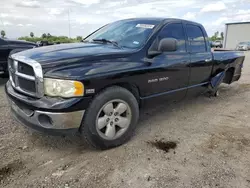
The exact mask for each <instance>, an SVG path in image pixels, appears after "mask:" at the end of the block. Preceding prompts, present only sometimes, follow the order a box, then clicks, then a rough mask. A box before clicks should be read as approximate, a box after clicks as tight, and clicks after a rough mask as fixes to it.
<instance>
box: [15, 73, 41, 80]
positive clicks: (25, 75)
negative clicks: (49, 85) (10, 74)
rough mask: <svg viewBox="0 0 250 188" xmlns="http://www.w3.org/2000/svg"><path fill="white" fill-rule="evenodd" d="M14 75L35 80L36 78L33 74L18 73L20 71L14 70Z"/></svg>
mask: <svg viewBox="0 0 250 188" xmlns="http://www.w3.org/2000/svg"><path fill="white" fill-rule="evenodd" d="M16 75H17V76H19V77H21V78H25V79H27V80H30V81H35V80H36V78H35V77H34V76H30V75H27V74H23V73H20V72H16Z"/></svg>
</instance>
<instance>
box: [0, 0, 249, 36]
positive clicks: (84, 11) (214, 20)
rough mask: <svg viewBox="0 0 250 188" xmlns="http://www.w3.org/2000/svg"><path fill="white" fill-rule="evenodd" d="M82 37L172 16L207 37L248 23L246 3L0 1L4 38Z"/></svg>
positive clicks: (242, 0)
mask: <svg viewBox="0 0 250 188" xmlns="http://www.w3.org/2000/svg"><path fill="white" fill-rule="evenodd" d="M68 13H69V15H70V26H71V27H70V28H71V36H72V37H75V36H78V35H79V36H86V35H87V34H88V33H90V32H92V31H94V30H95V29H97V28H99V27H100V26H102V25H104V24H106V23H110V22H113V21H116V20H119V19H123V18H131V17H152V16H153V17H166V18H168V17H175V18H184V19H187V20H193V21H197V22H200V23H202V24H203V25H204V26H205V27H206V29H207V31H208V34H209V35H212V34H213V33H214V32H215V31H216V30H219V31H224V27H225V26H224V24H225V23H228V22H239V21H250V0H221V1H219V0H0V30H2V29H4V30H5V31H6V34H7V37H9V38H17V37H19V36H27V35H29V33H30V32H31V31H32V32H34V34H35V36H41V35H42V33H50V34H52V35H66V36H68V35H69V22H68V20H69V19H68Z"/></svg>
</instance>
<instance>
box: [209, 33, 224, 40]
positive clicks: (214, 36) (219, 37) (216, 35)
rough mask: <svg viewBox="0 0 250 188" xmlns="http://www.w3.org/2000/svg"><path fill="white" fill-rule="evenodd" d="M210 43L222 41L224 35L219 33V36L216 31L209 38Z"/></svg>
mask: <svg viewBox="0 0 250 188" xmlns="http://www.w3.org/2000/svg"><path fill="white" fill-rule="evenodd" d="M209 39H210V40H211V41H216V40H223V39H224V33H223V32H221V33H220V36H219V31H216V32H215V33H214V35H213V36H212V37H210V38H209Z"/></svg>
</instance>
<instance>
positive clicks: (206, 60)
mask: <svg viewBox="0 0 250 188" xmlns="http://www.w3.org/2000/svg"><path fill="white" fill-rule="evenodd" d="M212 60H213V59H212V58H209V59H205V62H206V63H209V62H211V61H212Z"/></svg>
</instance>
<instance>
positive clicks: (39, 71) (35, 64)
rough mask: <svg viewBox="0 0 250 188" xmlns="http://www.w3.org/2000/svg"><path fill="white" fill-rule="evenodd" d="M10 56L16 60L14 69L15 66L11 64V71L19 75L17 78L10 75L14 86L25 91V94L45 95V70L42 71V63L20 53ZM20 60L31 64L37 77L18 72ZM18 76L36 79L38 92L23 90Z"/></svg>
mask: <svg viewBox="0 0 250 188" xmlns="http://www.w3.org/2000/svg"><path fill="white" fill-rule="evenodd" d="M10 58H11V59H13V61H14V70H13V67H11V65H9V67H10V72H12V73H14V74H15V75H17V76H15V78H12V76H10V80H11V84H12V86H13V87H14V88H16V89H17V90H19V91H21V92H23V93H25V94H27V95H29V96H34V97H38V98H41V97H43V96H44V86H43V71H42V66H41V64H40V63H38V62H37V61H35V60H33V59H30V58H28V57H25V56H21V55H18V54H13V55H11V56H10ZM19 61H20V62H22V63H25V64H27V65H29V66H31V67H32V68H33V70H34V73H35V77H33V76H29V75H25V74H23V73H19V72H18V62H19ZM18 76H19V77H22V78H25V79H27V80H31V81H35V85H36V93H32V92H30V93H28V92H26V91H24V90H22V89H21V88H20V87H18ZM13 79H16V80H15V84H14V83H13ZM16 84H17V85H16Z"/></svg>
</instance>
